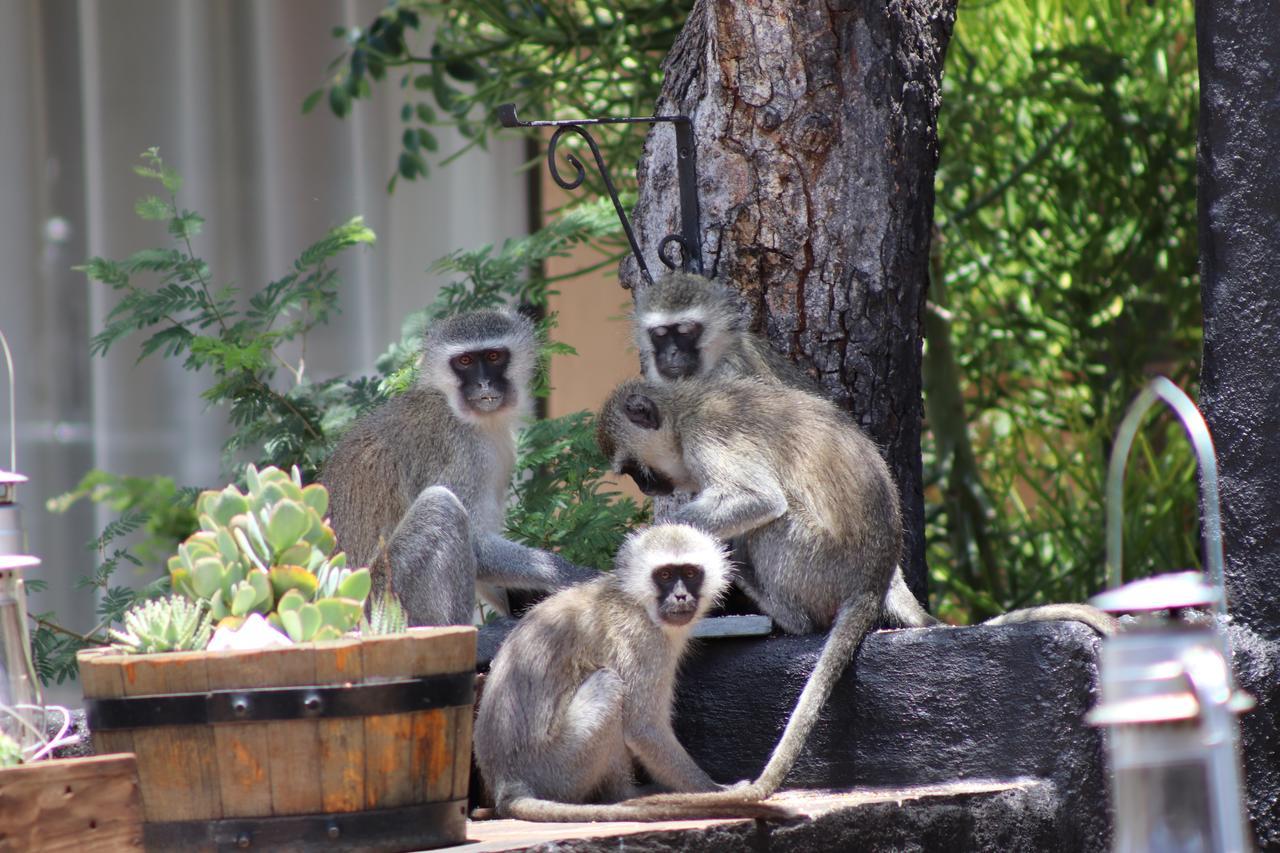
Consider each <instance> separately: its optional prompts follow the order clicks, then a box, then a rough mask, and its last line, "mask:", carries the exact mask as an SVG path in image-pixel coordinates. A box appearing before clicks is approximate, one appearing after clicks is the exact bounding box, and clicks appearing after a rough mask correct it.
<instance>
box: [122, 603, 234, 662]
mask: <svg viewBox="0 0 1280 853" xmlns="http://www.w3.org/2000/svg"><path fill="white" fill-rule="evenodd" d="M212 632H213V625H212V620H211V615H210V613H209V609H208V608H207V607H205V605H204V602H200V601H191V600H190V599H187V598H185V597H183V596H181V595H170V596H167V597H165V598H157V599H152V600H151V601H143V602H139V603H138V604H135V605H134V606H133V607H130V608H129V610H128V611H127V612H126V613H125V614H124V630H123V631H117V630H115V629H114V628H113V629H111V631H110V633H111V639H113V640H115V641H116V643H115V645H114V646H112V648H113V649H115V650H116V651H119V652H122V653H124V654H132V655H137V654H150V653H151V652H185V651H200V650H202V649H204V648H205V647H206V646H208V645H209V637H210V636H211V634H212Z"/></svg>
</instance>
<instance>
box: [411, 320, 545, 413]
mask: <svg viewBox="0 0 1280 853" xmlns="http://www.w3.org/2000/svg"><path fill="white" fill-rule="evenodd" d="M522 343H523V342H521V341H517V340H513V339H512V338H511V337H507V336H499V337H493V338H482V339H479V340H475V341H466V342H460V343H456V344H445V345H440V346H438V347H436V348H435V349H434V350H433V351H432V352H431V353H430V354H429V355H428V356H425V357H424V359H423V364H422V370H421V372H420V379H419V381H420V382H421V383H423V384H425V385H428V386H430V387H432V388H435V389H437V390H438V391H440V392H441V393H442V394H444V396H445V399H446V400H448V402H449V408H450V409H451V410H452V411H453V413H454V415H455V416H457V418H458V419H459V420H461V421H464V422H466V423H469V424H474V425H476V426H479V427H482V428H484V429H486V430H490V431H493V430H496V431H499V432H501V431H509V430H511V429H512V428H513V426H514V422H515V421H517V420H520V419H522V418H524V417H527V416H528V415H529V413H530V412H531V411H532V409H533V395H532V394H531V393H530V391H529V386H530V384H531V383H532V382H533V369H534V365H533V363H532V361H531V359H530V358H529V356H528V355H527V354H526V353H524V351H523V350H522ZM495 348H505V349H506V350H507V351H508V352H509V353H510V359H511V360H510V361H509V362H508V364H507V379H508V381H509V383H510V386H511V390H510V393H511V394H512V395H513V396H514V397H515V399H514V400H513V401H512V402H511V403H509V404H508V405H505V406H503V407H502V408H501V409H499V410H497V411H496V412H489V413H483V414H482V413H479V412H476V411H473V410H472V409H471V407H470V406H468V405H467V401H466V398H465V397H463V395H462V380H461V379H459V378H458V374H456V373H454V372H453V368H452V367H450V366H449V361H450V360H451V359H452V358H453V357H454V356H458V355H461V354H462V353H464V352H475V351H476V350H484V349H495Z"/></svg>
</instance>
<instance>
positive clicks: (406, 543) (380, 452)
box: [320, 311, 596, 625]
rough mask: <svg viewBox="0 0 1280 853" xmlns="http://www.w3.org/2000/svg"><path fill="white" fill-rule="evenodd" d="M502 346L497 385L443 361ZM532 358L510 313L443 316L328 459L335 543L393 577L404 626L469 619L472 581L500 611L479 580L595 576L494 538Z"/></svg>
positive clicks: (325, 479)
mask: <svg viewBox="0 0 1280 853" xmlns="http://www.w3.org/2000/svg"><path fill="white" fill-rule="evenodd" d="M504 349H505V350H506V351H507V352H508V353H509V359H508V361H507V362H505V370H501V373H502V376H503V377H505V380H506V382H505V386H506V387H505V389H503V388H502V387H498V388H497V389H496V390H495V389H494V388H491V387H489V384H491V383H487V382H477V383H472V384H471V385H469V386H467V387H464V385H466V383H464V382H463V381H462V379H461V377H460V375H459V374H457V373H455V371H454V370H453V369H451V368H450V359H454V358H456V357H458V356H459V354H461V353H469V352H483V351H485V350H498V351H501V350H504ZM536 366H537V339H536V336H535V333H534V329H533V326H532V324H531V323H530V322H529V321H528V320H526V319H525V318H523V317H520V316H519V315H517V314H513V313H508V312H505V311H476V312H471V313H466V314H459V315H457V316H454V317H450V318H448V319H446V320H442V321H440V322H438V323H436V324H434V325H433V326H432V327H431V328H429V329H428V330H427V332H426V336H425V342H424V345H423V352H422V363H421V372H420V374H419V380H418V382H417V384H416V386H415V387H413V388H412V389H410V390H408V391H406V392H404V393H403V394H400V395H399V396H397V397H394V398H392V399H391V400H388V401H387V402H386V403H383V404H382V405H381V406H379V407H378V408H377V409H375V410H374V411H372V412H370V413H369V414H367V415H365V416H364V417H362V418H361V419H360V420H359V421H357V422H356V424H355V425H354V426H352V427H351V429H350V431H348V433H347V434H346V436H344V437H343V439H342V440H341V441H340V442H339V443H338V446H337V447H336V448H335V449H334V451H333V454H332V455H331V456H330V457H329V460H328V462H327V463H326V464H325V466H324V469H323V471H322V473H321V476H320V482H322V483H323V484H324V485H325V486H326V487H327V488H328V489H329V513H330V521H331V523H332V525H333V529H334V532H335V534H336V535H337V539H338V546H339V547H340V548H342V549H343V550H344V551H345V552H346V553H347V558H348V561H349V562H350V563H351V564H352V565H358V566H366V565H367V566H370V567H371V571H372V573H373V580H374V588H375V590H380V589H383V588H385V587H386V585H387V583H388V581H390V586H391V588H392V590H393V591H394V592H395V593H396V595H397V596H399V598H400V600H401V602H402V603H403V605H404V608H405V612H406V614H407V615H408V617H409V623H410V624H411V625H456V624H470V622H471V614H472V611H473V609H474V607H475V595H476V589H477V586H476V585H477V581H479V582H482V587H481V589H482V592H488V594H487V595H486V596H485V597H486V598H487V599H488V600H490V601H491V602H493V603H495V604H496V605H497V606H499V607H501V605H502V604H503V603H504V601H505V593H501V592H498V593H495V592H492V591H489V590H486V589H484V585H486V584H493V585H496V586H498V587H503V588H505V587H517V588H527V589H552V588H555V587H559V586H564V585H566V584H568V583H572V582H575V581H579V580H584V579H587V578H590V577H594V576H595V574H596V573H595V572H594V571H592V570H590V569H584V568H580V567H578V566H574V565H573V564H572V563H569V562H568V561H566V560H563V559H561V558H560V557H557V556H555V555H554V554H548V553H545V552H542V551H538V550H536V549H533V548H527V547H525V546H523V545H518V544H516V543H514V542H510V541H508V540H506V539H503V538H502V536H501V535H500V534H501V531H502V527H503V516H504V507H505V504H506V498H507V490H508V488H509V484H510V480H511V474H512V468H513V466H514V464H515V456H516V448H515V429H516V427H517V426H518V425H519V422H520V420H521V418H522V417H523V416H524V415H525V413H526V412H528V411H529V409H530V407H531V404H532V399H531V397H530V393H529V385H530V383H531V382H532V380H533V375H534V371H535V369H536ZM496 384H497V385H498V386H502V385H503V382H502V381H498V382H497V383H496ZM468 395H470V397H471V399H470V400H469V399H468Z"/></svg>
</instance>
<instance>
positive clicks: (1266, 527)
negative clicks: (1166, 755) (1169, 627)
mask: <svg viewBox="0 0 1280 853" xmlns="http://www.w3.org/2000/svg"><path fill="white" fill-rule="evenodd" d="M1196 35H1197V39H1198V42H1199V59H1200V151H1199V156H1200V170H1199V178H1200V194H1199V206H1200V275H1201V287H1202V295H1203V302H1204V366H1203V371H1202V373H1201V385H1200V405H1201V408H1202V409H1203V410H1204V413H1205V417H1206V419H1207V420H1208V422H1209V427H1210V429H1211V430H1212V432H1213V437H1214V443H1215V445H1216V447H1217V455H1218V464H1219V467H1220V473H1221V487H1222V509H1223V519H1222V520H1223V539H1224V541H1223V546H1224V551H1225V556H1226V575H1227V594H1228V599H1229V604H1230V610H1231V613H1232V615H1233V617H1234V618H1235V620H1236V622H1237V623H1238V629H1237V631H1236V633H1235V639H1236V646H1237V649H1242V650H1243V654H1237V660H1236V668H1237V672H1238V674H1239V676H1240V679H1241V682H1242V684H1244V686H1246V687H1247V688H1249V689H1251V690H1252V691H1253V692H1254V693H1255V695H1256V696H1257V698H1258V700H1259V707H1258V708H1257V710H1255V711H1254V712H1253V713H1251V714H1248V715H1246V716H1245V717H1244V719H1243V720H1242V727H1243V729H1244V749H1245V765H1246V770H1247V775H1248V781H1249V788H1250V790H1249V794H1250V817H1251V819H1252V821H1253V826H1254V831H1255V832H1256V833H1257V836H1258V841H1259V845H1260V846H1261V847H1264V848H1267V849H1280V808H1278V807H1277V805H1276V804H1277V802H1280V734H1278V732H1280V690H1278V688H1277V671H1276V661H1277V660H1280V653H1278V652H1277V648H1278V647H1280V487H1277V480H1280V357H1278V356H1280V4H1276V3H1255V2H1250V0H1200V2H1198V3H1197V4H1196Z"/></svg>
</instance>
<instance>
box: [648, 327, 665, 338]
mask: <svg viewBox="0 0 1280 853" xmlns="http://www.w3.org/2000/svg"><path fill="white" fill-rule="evenodd" d="M652 334H653V335H654V337H658V338H665V337H666V336H667V327H666V326H654V327H653V332H652Z"/></svg>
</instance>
